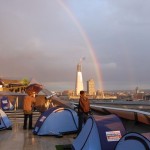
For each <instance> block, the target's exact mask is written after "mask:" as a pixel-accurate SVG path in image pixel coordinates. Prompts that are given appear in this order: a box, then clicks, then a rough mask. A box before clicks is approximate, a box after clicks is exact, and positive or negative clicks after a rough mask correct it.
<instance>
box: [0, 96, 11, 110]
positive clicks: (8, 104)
mask: <svg viewBox="0 0 150 150" xmlns="http://www.w3.org/2000/svg"><path fill="white" fill-rule="evenodd" d="M0 105H1V109H2V110H4V111H5V110H13V109H14V106H13V105H12V103H11V102H10V101H9V99H8V97H6V96H3V97H2V98H1V99H0Z"/></svg>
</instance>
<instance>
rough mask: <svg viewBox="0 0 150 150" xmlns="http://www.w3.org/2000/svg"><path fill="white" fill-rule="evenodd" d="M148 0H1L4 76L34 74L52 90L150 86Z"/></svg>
mask: <svg viewBox="0 0 150 150" xmlns="http://www.w3.org/2000/svg"><path fill="white" fill-rule="evenodd" d="M149 7H150V1H142V0H132V1H130V0H126V1H120V0H115V1H113V2H112V1H109V0H101V1H99V0H92V1H87V0H82V1H79V0H51V1H49V0H45V1H42V0H30V1H18V0H13V1H11V0H8V1H0V20H1V24H0V32H1V34H0V52H1V54H2V55H1V58H0V68H1V70H0V76H1V77H4V78H9V77H10V78H15V79H18V78H35V79H36V80H37V81H38V82H40V83H42V84H43V85H45V86H46V87H47V88H48V89H50V90H52V91H53V90H57V91H58V90H60V91H62V90H66V89H75V80H76V65H77V63H78V62H79V59H80V58H82V57H85V60H84V61H83V70H82V75H83V84H84V86H85V85H86V81H87V80H89V79H93V80H94V81H95V88H96V89H97V90H98V89H103V90H117V89H118V90H119V89H123V90H126V89H129V90H130V89H135V87H137V86H138V87H139V88H140V89H149V88H150V84H149V83H150V77H149V74H150V68H149V64H150V59H149V55H150V51H149V48H150V42H149V38H150V30H149V29H150V16H149V14H150V10H149Z"/></svg>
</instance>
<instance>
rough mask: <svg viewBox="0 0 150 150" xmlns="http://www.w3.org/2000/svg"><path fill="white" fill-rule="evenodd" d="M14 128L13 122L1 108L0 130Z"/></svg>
mask: <svg viewBox="0 0 150 150" xmlns="http://www.w3.org/2000/svg"><path fill="white" fill-rule="evenodd" d="M4 129H12V123H11V121H10V120H9V119H8V117H7V115H6V114H5V112H4V111H3V110H1V109H0V130H4Z"/></svg>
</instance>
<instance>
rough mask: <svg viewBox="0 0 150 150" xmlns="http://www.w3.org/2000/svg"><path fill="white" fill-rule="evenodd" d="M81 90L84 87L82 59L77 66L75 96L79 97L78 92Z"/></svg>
mask: <svg viewBox="0 0 150 150" xmlns="http://www.w3.org/2000/svg"><path fill="white" fill-rule="evenodd" d="M83 89H84V87H83V77H82V59H81V60H80V62H79V63H78V65H77V74H76V86H75V93H76V95H79V94H80V91H82V90H83Z"/></svg>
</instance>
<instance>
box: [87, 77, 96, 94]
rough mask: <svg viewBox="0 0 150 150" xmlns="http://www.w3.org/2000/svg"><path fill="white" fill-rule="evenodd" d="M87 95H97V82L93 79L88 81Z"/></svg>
mask: <svg viewBox="0 0 150 150" xmlns="http://www.w3.org/2000/svg"><path fill="white" fill-rule="evenodd" d="M87 93H88V95H95V94H96V92H95V82H94V80H93V79H90V80H88V81H87Z"/></svg>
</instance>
